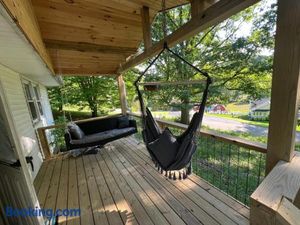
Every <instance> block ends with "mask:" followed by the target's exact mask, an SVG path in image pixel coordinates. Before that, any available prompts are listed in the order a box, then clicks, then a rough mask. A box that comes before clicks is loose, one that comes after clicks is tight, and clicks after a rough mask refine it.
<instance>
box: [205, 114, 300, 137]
mask: <svg viewBox="0 0 300 225" xmlns="http://www.w3.org/2000/svg"><path fill="white" fill-rule="evenodd" d="M202 124H203V125H204V126H207V127H210V128H212V129H216V130H224V131H235V132H244V133H250V134H252V135H253V136H267V135H268V128H266V127H260V126H256V125H251V124H247V123H243V122H240V121H236V120H231V119H226V118H220V117H216V116H207V115H205V116H204V118H203V122H202ZM296 142H300V132H297V133H296Z"/></svg>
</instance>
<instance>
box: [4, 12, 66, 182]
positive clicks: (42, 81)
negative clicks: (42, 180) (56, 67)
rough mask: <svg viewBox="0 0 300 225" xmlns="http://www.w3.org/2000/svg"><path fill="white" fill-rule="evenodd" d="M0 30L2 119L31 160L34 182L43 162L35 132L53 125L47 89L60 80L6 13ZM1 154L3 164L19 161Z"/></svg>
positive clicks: (6, 154)
mask: <svg viewBox="0 0 300 225" xmlns="http://www.w3.org/2000/svg"><path fill="white" fill-rule="evenodd" d="M0 27H1V30H0V104H1V105H0V108H2V109H4V112H2V113H3V114H4V115H2V116H3V118H4V117H7V118H8V120H9V124H10V125H9V126H10V127H8V128H7V129H13V130H16V133H15V134H14V135H13V136H15V137H13V138H15V139H16V140H17V141H18V142H19V143H20V146H21V149H22V154H23V156H24V157H27V158H30V157H32V164H33V167H32V168H31V166H30V164H28V171H29V174H30V176H31V179H32V180H33V179H34V178H35V176H36V174H37V172H38V171H39V169H40V166H41V164H42V162H43V155H42V151H41V149H40V145H39V141H38V138H37V134H36V129H37V128H39V127H43V126H47V125H52V124H54V121H53V116H52V112H51V107H50V103H49V99H48V95H47V87H50V86H58V85H59V84H60V83H61V80H60V78H59V77H54V76H53V73H51V71H50V70H49V69H48V67H47V66H46V65H45V63H44V61H43V60H41V58H40V56H39V55H38V54H37V53H36V51H35V49H34V48H33V47H32V45H31V44H30V43H29V41H28V39H27V38H26V37H25V35H24V34H23V33H22V32H21V31H20V30H19V29H18V28H17V26H16V24H15V23H14V21H13V20H12V19H11V18H10V17H9V16H8V15H7V14H6V13H5V12H2V13H1V14H0ZM5 115H6V116H5ZM2 122H3V121H2ZM3 123H4V122H3ZM1 129H4V128H3V127H2V128H1ZM1 132H2V134H3V130H1ZM10 145H15V144H12V143H11V144H7V146H10ZM0 152H2V153H5V154H1V155H2V157H1V159H0V160H1V161H2V162H6V163H10V162H14V161H16V160H17V159H18V158H19V157H17V156H16V157H15V156H14V154H10V153H12V149H10V148H8V147H7V148H1V149H0ZM5 156H9V157H5Z"/></svg>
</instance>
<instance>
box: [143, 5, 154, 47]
mask: <svg viewBox="0 0 300 225" xmlns="http://www.w3.org/2000/svg"><path fill="white" fill-rule="evenodd" d="M141 16H142V27H143V38H144V46H145V51H146V50H147V49H149V48H150V47H151V46H152V39H151V23H150V14H149V7H147V6H143V8H142V9H141Z"/></svg>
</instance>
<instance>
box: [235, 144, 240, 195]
mask: <svg viewBox="0 0 300 225" xmlns="http://www.w3.org/2000/svg"><path fill="white" fill-rule="evenodd" d="M237 157H238V163H237V171H236V173H237V178H236V186H235V198H237V192H238V187H239V177H240V148H238V155H237Z"/></svg>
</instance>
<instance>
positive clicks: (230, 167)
mask: <svg viewBox="0 0 300 225" xmlns="http://www.w3.org/2000/svg"><path fill="white" fill-rule="evenodd" d="M129 115H131V116H133V117H135V118H136V119H137V120H138V124H141V120H140V119H141V117H140V115H138V114H134V113H129ZM156 121H157V122H158V124H159V125H160V126H161V127H163V128H164V127H166V126H167V127H168V128H170V129H171V130H172V132H173V133H174V134H179V133H181V132H182V130H184V129H186V128H187V125H183V124H180V123H175V122H169V121H164V120H161V119H156ZM198 135H199V138H198V139H197V140H198V148H197V151H196V153H195V154H194V156H193V159H192V166H193V173H194V174H196V175H198V176H200V177H201V178H203V179H205V180H206V181H208V182H209V183H211V184H212V185H214V186H216V187H217V188H219V189H220V190H222V191H223V192H225V193H226V194H228V195H230V196H232V197H234V198H235V199H237V200H239V201H240V202H242V203H244V204H246V205H249V197H250V195H251V194H252V193H253V192H254V190H255V189H256V188H257V187H258V186H259V184H260V183H261V181H262V180H263V178H264V177H265V161H266V152H267V148H266V145H265V144H262V143H257V142H252V141H247V140H244V139H241V138H238V137H233V136H229V135H223V134H219V133H216V132H213V131H204V130H201V131H199V132H198ZM136 136H137V137H138V138H140V139H141V134H140V132H139V133H138V134H137V135H136Z"/></svg>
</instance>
